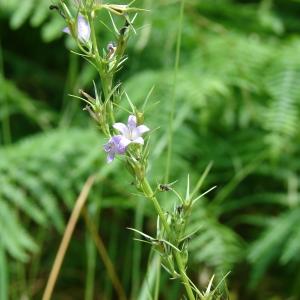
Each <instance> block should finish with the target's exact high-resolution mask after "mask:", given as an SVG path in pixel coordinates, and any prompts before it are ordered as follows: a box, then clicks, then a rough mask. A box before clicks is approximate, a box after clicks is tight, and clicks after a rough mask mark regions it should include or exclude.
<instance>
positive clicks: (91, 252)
mask: <svg viewBox="0 0 300 300" xmlns="http://www.w3.org/2000/svg"><path fill="white" fill-rule="evenodd" d="M93 204H95V205H97V206H96V207H93V208H94V209H93V217H94V218H93V219H94V220H95V221H94V222H95V226H96V228H98V224H99V218H98V217H97V218H95V217H96V216H98V213H99V211H100V205H98V201H97V202H96V203H93ZM86 252H87V255H86V259H87V272H86V286H85V296H84V299H85V300H93V299H94V285H95V272H96V266H97V248H96V245H95V243H94V241H93V239H92V237H91V236H90V234H89V232H88V231H86Z"/></svg>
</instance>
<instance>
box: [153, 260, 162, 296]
mask: <svg viewBox="0 0 300 300" xmlns="http://www.w3.org/2000/svg"><path fill="white" fill-rule="evenodd" d="M156 267H157V272H156V278H155V286H154V300H158V299H159V290H160V273H161V258H160V256H159V257H158V261H157V266H156Z"/></svg>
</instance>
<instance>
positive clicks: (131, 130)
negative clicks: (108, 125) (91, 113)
mask: <svg viewBox="0 0 300 300" xmlns="http://www.w3.org/2000/svg"><path fill="white" fill-rule="evenodd" d="M113 127H114V128H115V129H116V130H118V131H119V132H120V133H121V135H122V137H123V138H124V139H125V140H127V142H128V144H130V143H135V144H141V145H143V144H144V139H143V138H142V135H143V134H144V133H145V132H148V131H149V130H150V129H149V128H148V127H147V126H146V125H139V126H137V121H136V116H134V115H130V116H129V117H128V122H127V126H126V125H125V124H124V123H115V124H114V125H113Z"/></svg>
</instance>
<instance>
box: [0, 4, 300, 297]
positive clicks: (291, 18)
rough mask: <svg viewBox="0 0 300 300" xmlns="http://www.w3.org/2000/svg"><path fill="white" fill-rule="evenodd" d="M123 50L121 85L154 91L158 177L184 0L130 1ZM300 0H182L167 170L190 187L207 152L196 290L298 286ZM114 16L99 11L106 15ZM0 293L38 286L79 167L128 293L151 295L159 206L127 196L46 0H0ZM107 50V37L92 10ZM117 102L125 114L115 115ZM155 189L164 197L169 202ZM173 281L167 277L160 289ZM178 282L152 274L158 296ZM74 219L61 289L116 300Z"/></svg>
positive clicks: (78, 184) (272, 291)
mask: <svg viewBox="0 0 300 300" xmlns="http://www.w3.org/2000/svg"><path fill="white" fill-rule="evenodd" d="M135 5H136V6H139V7H145V8H149V9H151V13H147V14H142V15H140V16H139V17H138V20H137V29H138V30H137V32H138V34H137V35H136V36H133V37H132V39H131V41H130V46H129V51H128V52H129V53H128V56H129V60H128V62H127V64H126V68H125V69H123V70H122V71H121V72H120V74H119V80H122V81H124V84H125V86H126V89H127V92H128V94H129V95H130V98H131V99H132V100H133V101H134V102H135V103H140V104H142V103H143V101H144V99H145V97H146V95H147V93H148V92H149V90H150V89H151V88H152V87H153V86H155V89H154V92H153V94H152V96H151V103H152V104H153V105H150V108H151V109H149V111H148V113H147V115H146V124H147V125H149V127H151V128H156V127H158V130H156V131H155V132H154V134H153V136H152V138H151V140H152V142H151V143H152V150H151V165H150V166H149V173H150V174H151V178H152V181H153V184H156V183H159V182H162V180H163V176H164V166H165V161H166V146H167V141H168V139H167V133H166V132H167V124H168V112H169V110H170V101H171V99H170V97H171V90H172V86H173V78H174V57H175V44H176V34H177V30H178V18H179V1H175V0H174V1H171V0H144V1H142V0H137V1H136V3H135ZM299 14H300V3H299V1H296V0H294V1H292V0H273V1H272V0H262V1H254V0H253V1H250V0H239V1H238V0H235V1H234V0H201V1H200V0H186V5H185V16H184V24H183V34H182V47H181V54H180V69H179V73H178V77H177V82H176V99H175V107H176V109H175V116H174V126H175V134H174V141H173V142H174V147H173V152H174V153H173V160H172V167H171V180H172V181H173V180H176V179H178V180H179V181H178V183H177V184H176V187H177V188H178V189H179V190H180V189H182V190H183V189H184V185H185V182H186V176H187V174H188V173H189V174H190V177H191V179H192V182H196V181H197V179H198V178H199V176H201V174H202V173H203V171H204V169H205V167H206V166H207V165H208V163H209V162H210V161H213V168H212V170H211V172H210V173H209V175H208V177H207V180H206V182H205V188H207V189H208V188H210V187H211V186H213V185H217V188H216V189H215V190H214V191H213V192H211V193H210V194H209V195H208V196H207V198H206V199H205V200H203V201H202V202H201V203H200V204H199V206H198V208H197V210H196V211H195V212H194V214H193V216H192V220H191V224H190V227H191V230H193V229H199V228H200V230H199V231H198V233H197V235H195V236H194V237H193V238H192V240H191V242H190V251H191V253H190V255H191V257H190V259H191V264H190V267H189V271H190V272H191V274H193V278H194V279H195V281H196V282H197V283H198V284H199V285H200V286H203V288H204V287H205V286H206V284H207V279H208V278H210V277H211V276H212V274H216V275H217V276H219V278H220V277H222V275H224V274H226V273H227V271H228V270H230V271H231V273H230V275H229V276H228V282H227V284H228V289H229V292H230V297H231V299H242V300H247V299H258V300H260V299H299V298H300V288H299V287H300V272H299V270H300V268H299V267H300V261H299V257H300V256H299V254H300V201H299V200H300V199H299V171H300V159H299V154H300V146H299V145H300V143H299V142H300V136H299V113H300V36H299V33H300V21H299ZM102 17H103V19H104V20H106V21H108V19H107V16H106V15H103V16H102ZM0 24H1V25H0V37H1V38H0V43H1V47H0V125H1V133H0V299H1V300H6V299H13V300H14V299H40V297H41V294H42V291H43V288H44V285H45V282H46V280H47V277H48V274H49V270H50V269H51V265H52V262H53V259H54V256H55V253H56V251H57V248H58V245H59V242H60V239H61V235H62V233H63V230H64V226H65V223H66V222H67V220H68V217H69V214H70V211H71V210H72V207H73V205H74V201H75V199H76V197H77V195H78V193H79V192H80V190H81V188H82V185H83V183H84V181H85V180H86V178H87V177H88V176H89V175H90V174H92V173H95V172H96V173H99V174H100V175H101V178H102V180H101V182H99V183H98V184H97V186H96V187H95V188H94V189H93V191H92V193H91V196H90V198H89V203H88V210H89V212H90V216H91V218H92V221H93V222H94V223H95V224H97V226H99V233H100V234H101V236H102V238H103V239H104V241H105V244H106V246H107V249H108V251H109V254H110V257H111V259H112V261H113V263H114V265H115V267H116V269H117V272H118V275H119V277H120V279H121V281H122V283H123V285H124V287H125V289H126V291H127V293H128V295H131V298H132V299H151V298H149V294H148V293H147V289H148V287H149V286H148V285H147V281H146V278H147V276H148V275H149V277H151V276H150V275H151V272H153V270H154V272H157V271H156V269H155V268H154V269H153V265H152V264H151V261H150V260H149V262H148V261H147V258H145V257H148V254H149V249H148V247H147V246H145V245H140V244H138V243H137V242H134V241H133V238H134V235H133V234H132V233H131V232H129V231H128V230H127V229H126V227H136V228H140V229H143V230H144V231H146V232H148V233H150V234H151V233H153V231H154V228H155V222H154V221H153V220H155V215H154V212H153V211H152V210H151V207H150V206H149V207H148V204H147V202H146V201H144V200H143V199H142V198H141V197H140V196H137V195H135V194H134V188H133V187H132V186H131V184H130V177H129V176H128V174H127V173H126V172H125V171H123V170H122V168H121V166H119V164H118V163H117V162H116V163H114V164H113V165H111V166H107V165H106V163H105V156H104V154H103V152H102V150H101V147H102V145H103V143H104V142H105V140H104V139H103V137H101V135H100V134H99V132H98V131H97V129H96V128H95V126H94V125H93V123H92V122H91V120H90V119H89V117H88V115H87V114H86V113H85V112H83V111H82V108H83V106H82V104H81V103H79V102H77V101H76V100H73V99H72V98H70V97H69V96H68V94H70V93H74V94H76V93H77V92H78V89H79V88H84V89H86V90H87V91H89V90H91V89H92V85H91V82H92V80H93V79H95V78H96V74H95V72H94V70H93V69H92V68H91V67H90V66H88V65H87V64H86V63H84V62H82V61H81V60H80V59H79V58H78V57H76V56H75V55H73V54H69V53H68V51H67V50H66V49H65V46H67V47H71V46H72V43H71V40H70V39H69V38H68V37H66V36H63V34H62V32H61V29H62V28H63V26H64V22H63V20H62V19H61V18H60V17H59V16H58V15H57V14H55V13H53V12H50V10H49V1H48V0H39V1H37V0H23V1H18V0H0ZM98 27H99V28H98V34H99V36H101V39H100V40H101V41H103V44H102V45H101V46H102V47H105V45H106V43H107V42H108V41H109V40H110V39H111V36H109V34H108V33H107V32H106V30H105V28H103V26H101V24H100V23H99V26H98ZM124 118H125V115H122V114H120V120H124ZM165 198H166V199H167V198H170V199H169V200H165V203H164V205H166V207H168V206H171V202H172V200H174V199H172V198H171V197H165ZM166 286H167V288H166ZM181 292H182V290H181V287H180V285H177V284H176V283H174V282H173V281H170V280H169V279H168V277H167V275H166V274H165V273H164V272H162V274H161V292H160V299H179V298H180V295H181ZM115 297H116V296H115V294H114V291H113V288H112V285H111V282H110V281H109V279H107V273H106V271H105V268H104V266H103V263H102V261H101V260H100V258H99V257H98V256H97V253H96V250H95V246H94V244H93V242H92V240H91V238H90V236H89V233H88V231H87V229H86V227H85V225H84V223H83V222H80V223H79V224H78V226H77V228H76V232H75V234H74V236H73V239H72V242H71V246H70V249H69V250H68V253H67V257H66V259H65V262H64V265H63V268H62V271H61V275H60V277H59V282H58V285H57V287H56V289H55V299H86V300H89V299H116V298H115Z"/></svg>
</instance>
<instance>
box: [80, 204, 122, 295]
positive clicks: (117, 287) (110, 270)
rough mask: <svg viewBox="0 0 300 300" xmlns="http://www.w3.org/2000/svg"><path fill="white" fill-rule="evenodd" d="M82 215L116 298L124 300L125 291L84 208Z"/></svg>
mask: <svg viewBox="0 0 300 300" xmlns="http://www.w3.org/2000/svg"><path fill="white" fill-rule="evenodd" d="M82 214H83V217H84V221H85V223H86V226H87V228H88V230H89V232H90V234H91V236H92V238H93V240H94V243H95V245H96V247H97V250H98V253H99V255H100V257H101V259H102V261H103V263H104V265H105V268H106V270H107V273H108V275H109V277H110V279H111V281H112V284H113V286H114V288H115V290H116V292H117V294H118V298H119V299H120V300H126V294H125V291H124V289H123V287H122V284H121V282H120V279H119V278H118V275H117V272H116V270H115V268H114V265H113V263H112V261H111V259H110V257H109V255H108V253H107V250H106V248H105V246H104V242H103V240H102V238H101V236H100V235H98V234H97V229H96V227H95V225H94V224H93V223H92V222H91V220H90V218H89V216H88V213H87V211H86V209H85V208H83V210H82Z"/></svg>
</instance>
